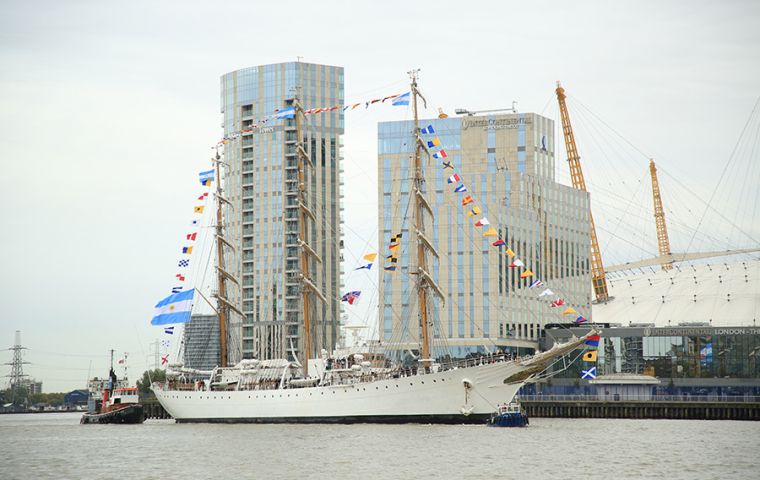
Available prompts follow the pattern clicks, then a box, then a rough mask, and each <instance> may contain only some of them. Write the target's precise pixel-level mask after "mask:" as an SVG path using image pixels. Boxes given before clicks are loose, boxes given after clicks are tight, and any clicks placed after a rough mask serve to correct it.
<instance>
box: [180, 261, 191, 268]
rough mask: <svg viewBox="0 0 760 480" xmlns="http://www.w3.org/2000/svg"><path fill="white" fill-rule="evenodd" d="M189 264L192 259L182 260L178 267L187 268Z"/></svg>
mask: <svg viewBox="0 0 760 480" xmlns="http://www.w3.org/2000/svg"><path fill="white" fill-rule="evenodd" d="M188 265H190V260H180V261H179V263H178V264H177V266H178V267H182V268H185V267H187V266H188Z"/></svg>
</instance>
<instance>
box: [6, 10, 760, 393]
mask: <svg viewBox="0 0 760 480" xmlns="http://www.w3.org/2000/svg"><path fill="white" fill-rule="evenodd" d="M280 5H281V6H280ZM0 8H1V9H2V14H1V15H0V152H1V155H2V157H1V158H2V160H0V161H1V162H2V170H0V172H2V173H0V178H1V179H2V188H0V205H1V208H2V209H3V222H2V223H1V225H2V230H1V232H0V301H1V302H2V306H3V310H2V312H0V345H2V346H3V347H5V346H6V345H7V346H10V345H11V344H12V343H13V334H14V331H15V330H17V329H19V330H21V331H22V340H23V344H24V345H25V346H26V347H29V349H30V350H29V351H28V352H27V353H26V356H25V358H26V360H28V361H30V362H32V363H31V364H30V365H27V366H26V368H25V371H26V373H29V374H31V375H33V376H35V377H37V378H38V379H40V380H43V382H44V390H45V391H48V392H49V391H63V390H69V389H72V388H76V387H81V386H84V384H85V380H86V378H87V376H88V370H89V368H90V362H91V361H92V372H91V373H90V374H91V375H102V374H105V373H106V371H107V351H108V350H109V349H110V348H115V349H116V350H117V352H124V351H126V352H129V354H130V359H131V360H130V364H131V369H132V370H131V373H132V377H135V376H136V375H137V374H138V373H141V372H142V371H143V370H144V369H145V367H146V366H147V365H148V364H149V363H152V360H149V359H148V358H147V355H148V344H149V343H150V342H153V341H155V339H156V338H159V337H160V336H159V335H158V333H157V330H156V329H155V328H153V327H150V325H149V322H150V318H151V315H152V311H153V305H154V304H155V303H156V301H157V300H159V299H160V298H162V297H163V296H164V295H165V294H166V293H167V290H168V289H169V288H171V286H172V280H173V276H174V273H176V272H175V266H176V259H177V253H176V252H177V249H178V248H179V247H180V245H181V238H182V236H183V235H184V234H185V233H187V232H186V228H187V222H188V220H189V218H190V217H191V213H190V212H191V209H192V205H193V202H194V198H195V196H197V194H198V193H199V188H198V185H197V180H196V178H197V172H198V171H199V170H201V169H203V168H205V167H206V166H207V165H209V163H208V158H209V156H210V153H211V149H210V147H211V146H212V145H213V144H214V143H215V142H216V141H217V139H218V138H219V137H220V135H221V130H220V114H219V77H220V75H222V74H224V73H226V72H229V71H232V70H235V69H239V68H243V67H248V66H254V65H260V64H267V63H274V62H282V61H293V60H296V57H297V56H301V57H303V59H304V61H309V62H315V63H326V64H332V65H340V66H343V67H345V82H346V84H345V89H346V100H347V101H353V100H356V101H359V100H363V99H366V98H368V97H371V98H374V96H376V95H377V94H379V95H383V94H393V93H398V92H399V91H403V90H404V84H405V82H406V80H407V76H406V72H407V71H408V70H409V69H411V68H420V69H421V87H422V89H423V91H424V92H425V93H426V96H427V98H428V100H430V102H431V107H436V108H437V107H441V108H442V109H443V110H444V111H446V112H448V113H449V114H453V110H454V108H458V107H465V108H469V109H471V110H478V109H492V108H500V107H507V106H510V105H511V102H512V101H513V100H514V101H517V102H518V104H517V106H518V109H519V110H520V111H523V112H538V113H543V114H544V115H546V116H549V117H550V118H554V119H555V120H557V108H556V100H555V99H554V83H555V81H556V80H558V79H560V80H562V82H563V85H564V86H565V87H566V89H567V91H568V94H569V95H570V96H571V97H570V100H569V105H570V107H571V109H573V110H572V111H571V116H573V120H574V122H575V123H577V129H576V135H577V137H578V142H579V148H580V151H581V155H582V156H583V162H584V170H585V172H586V178H587V181H588V182H589V184H590V188H591V191H592V203H593V205H594V206H595V207H596V208H598V210H596V208H595V217H597V222H598V224H599V225H600V227H601V228H602V231H601V232H600V239H601V243H602V245H603V247H604V249H605V251H604V254H605V256H609V258H610V261H611V262H613V263H614V262H621V261H624V260H631V259H636V258H643V257H644V256H647V253H649V254H654V253H656V240H655V238H654V230H653V229H654V227H653V223H651V222H650V220H649V218H650V217H649V215H650V213H648V210H646V209H647V208H651V207H649V206H648V205H649V204H646V202H647V201H649V202H651V201H650V200H649V195H650V194H649V191H648V190H647V189H646V188H648V183H647V182H648V177H647V176H646V175H647V172H648V171H647V168H646V167H647V159H646V157H648V156H653V157H655V159H656V160H657V162H658V165H660V166H661V168H662V169H664V171H666V172H667V173H669V174H670V175H672V178H671V177H665V178H663V179H661V182H662V183H663V185H664V186H668V187H670V188H671V189H670V190H668V191H669V192H671V193H670V199H671V200H673V199H678V200H680V203H682V204H684V205H685V207H683V208H684V209H685V210H683V212H684V213H683V215H682V217H681V218H680V221H682V222H684V224H686V223H688V222H689V218H690V217H689V215H690V213H689V212H691V214H692V216H691V218H692V221H693V219H694V218H698V217H699V216H700V214H701V212H702V211H703V206H699V205H700V204H699V203H698V202H697V201H696V200H694V199H691V197H690V196H689V195H690V194H689V193H688V192H693V193H694V194H696V195H698V196H701V197H703V198H709V197H710V194H711V193H712V191H713V189H714V188H715V186H716V184H717V179H718V177H719V174H720V172H721V171H722V169H723V167H724V166H725V165H726V162H728V159H729V157H730V155H731V152H732V150H733V148H734V146H735V144H736V143H737V139H738V138H739V135H740V133H741V132H742V128H743V127H744V125H745V122H746V121H747V118H749V117H750V112H751V111H752V109H753V106H754V105H755V102H756V100H757V98H758V95H760V62H758V58H760V28H758V25H760V4H758V3H757V2H754V1H746V2H740V1H733V2H731V1H727V2H699V1H672V2H663V1H633V2H624V1H618V2H601V1H600V2H578V1H573V2H542V1H525V0H522V1H518V2H512V1H509V2H507V1H500V2H477V1H476V2H459V1H456V2H452V1H442V0H439V1H434V2H433V1H418V2H409V1H404V2H402V1H386V2H349V1H345V2H340V1H290V2H252V1H224V2H195V1H163V2H153V1H129V2H112V1H102V0H101V1H36V2H29V1H5V2H3V5H2V7H0ZM401 110H404V109H397V110H393V109H391V108H386V107H382V108H380V107H379V108H377V109H374V110H367V111H366V112H357V113H356V114H355V115H354V114H351V113H347V115H346V136H345V149H344V151H343V154H344V155H345V157H346V172H345V181H346V198H345V202H346V203H345V207H346V222H347V227H348V228H349V230H348V251H347V252H346V257H347V259H348V263H347V264H346V270H350V269H351V268H353V266H354V264H353V263H352V261H353V259H354V258H355V257H356V256H359V255H360V254H362V253H364V247H365V243H366V242H369V245H371V246H376V243H377V240H376V230H377V227H376V213H375V212H376V195H375V194H374V193H373V194H372V195H366V192H375V191H376V188H377V187H376V184H375V182H376V178H377V173H376V169H377V165H376V131H377V127H376V125H377V122H378V121H384V120H394V119H403V118H406V117H405V115H406V112H402V111H401ZM432 114H433V112H432V111H430V112H429V113H428V115H432ZM605 124H607V125H609V126H610V127H613V128H614V129H615V131H617V132H619V133H620V134H622V135H623V136H624V137H625V139H626V140H628V141H630V142H631V143H632V144H633V145H634V146H635V147H636V148H635V149H634V148H633V147H632V146H631V145H628V144H626V143H625V142H624V141H623V140H622V139H621V138H620V137H616V136H615V135H614V134H613V133H612V132H611V131H610V130H609V129H607V127H604V125H605ZM559 140H560V139H559V138H558V143H560V142H559ZM605 142H609V143H605ZM605 145H607V146H605ZM636 149H638V150H640V151H637V150H636ZM755 153H756V152H755ZM561 156H562V158H564V153H562V155H561ZM749 157H751V152H750V153H748V154H747V158H749ZM754 158H755V159H756V156H755V157H754ZM745 162H746V164H747V165H750V163H749V162H748V161H747V160H745ZM557 164H558V172H557V176H558V178H559V179H560V180H561V181H563V182H565V183H568V182H569V180H568V179H569V175H568V173H567V169H566V165H565V162H564V161H562V160H561V159H558V161H557ZM742 165H744V164H740V167H741V168H739V169H738V170H736V171H737V172H738V173H736V181H737V182H740V180H741V179H743V183H740V185H741V188H737V189H736V191H737V192H738V193H737V194H736V195H734V196H728V195H727V196H725V198H724V197H723V196H720V195H719V196H718V197H719V198H716V202H723V203H724V204H725V205H722V207H724V208H727V209H728V212H730V216H731V221H732V223H734V224H736V225H740V226H741V227H742V228H743V229H745V230H746V231H747V232H751V231H752V228H755V232H754V238H757V235H756V233H757V232H756V230H757V229H756V227H753V226H752V221H753V220H754V219H755V217H754V213H752V216H746V217H745V216H742V215H744V214H743V213H742V214H741V215H740V214H739V213H737V211H738V210H737V205H742V204H743V205H745V206H746V205H747V203H746V202H750V203H749V204H750V205H752V204H753V203H752V202H753V200H754V201H755V202H754V204H756V201H757V196H756V195H757V191H758V188H757V187H760V185H758V181H757V179H758V176H757V170H752V167H751V166H748V167H746V168H747V170H746V171H745V170H744V167H743V166H742ZM755 168H756V167H755ZM734 171H735V170H734V169H733V168H732V169H731V170H730V172H734ZM728 175H729V178H726V179H724V181H728V180H731V178H730V175H731V173H729V174H728ZM747 183H749V184H747ZM679 188H680V190H679ZM595 189H596V190H595ZM597 190H598V191H597ZM677 190H678V192H679V193H675V192H676V191H677ZM595 191H597V194H596V195H595V194H594V192H595ZM745 191H751V192H752V193H751V194H747V195H750V196H745V194H744V193H743V192H745ZM668 195H669V194H667V193H664V194H663V196H664V197H665V198H666V199H667V198H668ZM734 197H736V198H734ZM632 199H633V200H632ZM621 202H622V203H621ZM742 202H744V203H742ZM674 203H675V202H674ZM597 205H598V207H597ZM674 208H675V207H674ZM690 209H691V210H690ZM616 212H617V213H616ZM620 212H624V213H625V215H621V214H620ZM674 215H675V216H677V212H675V211H674ZM748 215H749V214H748ZM675 220H676V219H675V218H674V221H675ZM716 222H717V220H716ZM638 225H641V226H640V227H639V226H638ZM714 227H715V228H716V229H720V228H723V227H719V226H718V223H716V224H715V225H714ZM626 228H630V229H631V231H632V232H633V233H630V234H629V233H627V232H626ZM710 228H712V225H711V224H710V222H709V221H708V222H707V223H706V225H704V226H703V227H702V230H704V231H709V230H710ZM645 229H649V230H646V231H645ZM675 230H676V232H675V233H674V234H673V236H674V237H675V238H674V243H676V244H679V242H680V247H681V249H682V250H683V249H686V248H687V244H688V243H689V238H690V235H689V232H688V229H685V230H684V231H683V235H680V236H679V233H678V231H677V228H676V229H675ZM616 232H617V236H619V237H626V238H627V239H628V242H627V243H626V242H624V241H618V239H617V238H616ZM642 232H643V233H642ZM637 233H638V234H641V235H639V238H634V237H635V234H637ZM724 233H725V232H724ZM752 235H753V234H752V233H751V234H750V235H749V236H748V235H744V234H741V233H739V234H732V235H731V236H730V237H731V238H728V236H726V235H724V236H726V240H728V241H731V242H732V244H735V245H740V244H741V245H743V244H747V243H748V242H750V237H752ZM700 238H701V237H700ZM750 243H751V242H750ZM634 244H635V245H634ZM690 248H691V249H692V250H693V249H694V248H695V247H694V246H692V247H690ZM354 281H355V283H353V284H349V285H348V287H358V288H364V289H369V288H370V284H371V283H373V282H371V281H368V280H367V279H359V278H355V279H354ZM370 303H371V302H367V303H366V304H365V309H370V310H371V308H370V307H369V304H370ZM360 311H361V310H360ZM352 321H354V320H352ZM0 357H4V358H0V359H1V360H2V361H3V362H5V361H10V358H11V357H10V352H6V353H5V354H2V355H0ZM8 372H9V367H6V370H4V371H3V374H6V373H8Z"/></svg>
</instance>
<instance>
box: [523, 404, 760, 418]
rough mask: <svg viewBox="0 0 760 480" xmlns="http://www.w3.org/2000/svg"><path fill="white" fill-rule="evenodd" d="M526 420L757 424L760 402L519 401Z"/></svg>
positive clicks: (759, 415) (759, 414)
mask: <svg viewBox="0 0 760 480" xmlns="http://www.w3.org/2000/svg"><path fill="white" fill-rule="evenodd" d="M521 405H522V408H523V410H524V411H525V413H526V414H527V415H528V417H548V418H641V419H645V418H647V419H683V420H754V421H760V401H755V402H719V401H660V400H658V401H630V400H629V401H611V402H610V401H600V400H521Z"/></svg>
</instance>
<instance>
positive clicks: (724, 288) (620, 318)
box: [592, 260, 760, 327]
mask: <svg viewBox="0 0 760 480" xmlns="http://www.w3.org/2000/svg"><path fill="white" fill-rule="evenodd" d="M647 270H648V271H640V270H639V271H636V272H629V273H622V272H621V273H615V274H612V275H608V277H607V282H608V285H609V292H610V295H611V296H613V297H615V298H614V299H613V300H611V301H610V302H608V303H606V304H599V305H594V306H593V308H592V320H593V321H594V322H596V323H610V324H620V325H622V326H628V325H630V324H654V325H655V326H656V327H667V326H677V325H679V324H684V323H705V324H709V325H711V326H713V327H748V326H757V325H760V260H749V261H744V262H741V261H739V262H734V263H728V262H726V263H722V262H721V263H717V264H703V265H680V266H678V268H675V267H674V268H673V269H672V270H670V271H663V270H662V269H660V268H659V267H658V268H656V269H654V271H652V270H649V269H647Z"/></svg>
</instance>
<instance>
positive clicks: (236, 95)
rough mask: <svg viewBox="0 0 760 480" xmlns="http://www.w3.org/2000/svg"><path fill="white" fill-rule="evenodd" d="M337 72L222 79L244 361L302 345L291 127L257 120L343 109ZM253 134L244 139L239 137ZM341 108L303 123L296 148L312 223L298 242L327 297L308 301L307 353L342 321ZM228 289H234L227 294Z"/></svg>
mask: <svg viewBox="0 0 760 480" xmlns="http://www.w3.org/2000/svg"><path fill="white" fill-rule="evenodd" d="M343 95H344V94H343V68H342V67H333V66H327V65H316V64H311V63H303V62H288V63H278V64H273V65H263V66H258V67H250V68H244V69H241V70H236V71H234V72H230V73H227V74H225V75H223V76H222V77H221V111H222V115H223V127H224V134H225V137H235V136H236V134H237V133H238V132H241V131H243V133H242V134H241V135H240V136H239V137H237V138H234V139H232V140H230V141H228V142H227V143H226V144H225V147H224V153H225V155H224V158H225V162H226V163H227V164H228V165H229V168H223V182H224V183H223V185H224V190H225V194H226V196H227V197H228V198H227V200H229V201H230V204H229V205H228V206H226V207H225V228H226V236H227V240H228V241H229V242H230V244H231V245H233V246H234V249H235V253H233V254H230V255H229V256H228V257H227V262H226V263H227V265H228V268H229V269H230V270H232V272H233V273H234V274H235V275H236V276H237V278H238V279H239V280H240V283H241V288H240V290H239V291H240V297H237V296H236V295H233V294H232V293H230V296H231V298H230V300H232V301H235V302H236V303H238V304H239V305H241V306H242V311H243V313H245V318H244V319H242V322H240V324H241V326H240V328H241V331H240V339H241V345H240V349H241V351H242V356H243V357H244V358H260V359H269V358H298V357H299V355H300V352H301V349H302V348H303V343H302V342H303V308H302V304H303V302H302V297H301V277H300V275H299V272H300V255H301V249H302V248H303V247H302V245H301V243H300V241H301V240H302V239H299V238H298V210H299V204H298V200H297V190H298V188H299V185H298V175H297V172H298V169H297V165H298V164H297V156H296V146H297V143H298V142H297V138H296V123H295V120H293V119H276V120H275V119H270V120H269V121H267V122H266V123H264V124H263V125H262V124H261V123H260V120H261V119H264V118H266V117H270V116H271V115H272V114H273V113H274V112H275V111H276V110H278V109H282V108H283V107H287V106H288V105H290V104H292V101H293V99H294V98H298V99H299V101H300V103H301V105H303V107H304V108H305V109H311V108H318V107H326V106H333V105H342V104H343V101H344V98H343ZM249 129H250V130H251V131H248V132H245V130H249ZM342 134H343V111H342V109H337V110H333V111H329V112H324V113H320V114H318V115H309V116H306V117H305V119H304V123H303V129H302V139H301V140H302V142H303V146H304V149H305V150H306V152H307V154H308V155H309V157H310V159H311V162H312V163H313V166H312V167H307V168H306V172H305V183H306V185H305V187H306V192H307V194H306V203H308V205H306V207H307V208H308V209H309V210H310V212H312V213H313V215H314V219H313V220H312V221H310V222H309V224H308V227H307V229H306V237H307V238H306V239H303V240H305V241H306V243H308V244H309V246H310V247H311V248H313V249H314V251H315V252H316V253H317V254H318V256H319V260H321V261H317V260H315V259H313V258H312V259H311V260H310V262H311V263H310V268H309V271H310V275H309V276H310V280H311V282H313V283H314V284H315V285H316V287H317V288H318V289H319V291H320V292H321V293H322V294H323V295H324V297H325V298H326V299H327V302H321V301H320V300H318V299H316V298H315V300H314V301H313V302H311V303H312V308H313V309H314V310H312V312H313V315H312V327H313V331H312V337H313V339H314V340H313V342H312V345H313V346H314V351H315V352H317V353H318V352H319V350H320V349H321V348H325V349H328V350H331V349H332V348H334V346H335V343H336V340H337V336H338V333H339V332H338V326H339V325H338V324H339V320H340V301H339V295H340V293H339V292H340V289H341V285H340V282H341V280H340V277H341V271H340V257H341V249H342V232H341V229H342V225H341V213H340V212H341V206H340V205H341V198H342V195H341V185H342V182H341V172H342V168H341V157H340V147H341V135H342ZM232 290H233V292H236V291H237V290H236V289H232Z"/></svg>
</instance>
